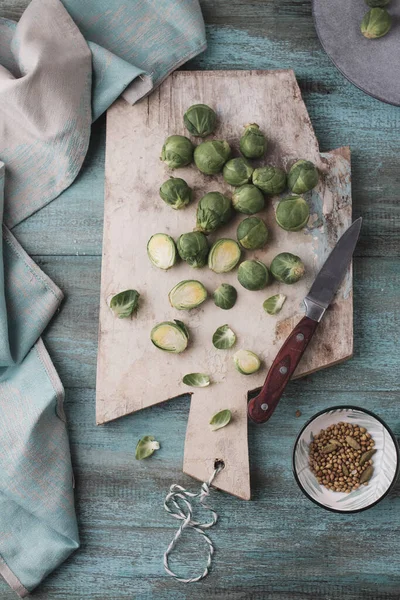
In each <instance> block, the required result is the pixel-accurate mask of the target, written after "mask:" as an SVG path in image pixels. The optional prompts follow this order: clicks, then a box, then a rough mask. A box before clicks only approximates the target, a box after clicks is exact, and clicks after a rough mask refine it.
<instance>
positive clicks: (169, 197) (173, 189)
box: [160, 177, 192, 210]
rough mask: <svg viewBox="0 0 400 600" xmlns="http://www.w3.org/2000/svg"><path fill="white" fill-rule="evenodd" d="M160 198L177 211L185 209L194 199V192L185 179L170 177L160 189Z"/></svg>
mask: <svg viewBox="0 0 400 600" xmlns="http://www.w3.org/2000/svg"><path fill="white" fill-rule="evenodd" d="M160 196H161V198H162V199H163V200H164V202H166V203H167V204H169V205H170V206H171V207H172V208H174V209H175V210H179V209H180V208H184V207H185V206H186V205H187V204H189V202H190V201H191V199H192V190H191V188H190V187H189V186H188V184H187V183H186V181H185V180H184V179H181V178H180V177H170V178H169V179H167V181H164V183H163V184H162V186H161V187H160Z"/></svg>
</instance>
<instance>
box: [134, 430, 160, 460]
mask: <svg viewBox="0 0 400 600" xmlns="http://www.w3.org/2000/svg"><path fill="white" fill-rule="evenodd" d="M159 449H160V444H159V443H158V442H157V441H156V440H155V438H154V437H153V436H152V435H145V436H144V437H143V438H142V439H141V440H139V441H138V443H137V445H136V451H135V458H136V460H142V459H143V458H148V457H149V456H151V455H152V454H153V453H154V452H155V450H159Z"/></svg>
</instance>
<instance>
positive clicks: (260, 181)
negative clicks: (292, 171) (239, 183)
mask: <svg viewBox="0 0 400 600" xmlns="http://www.w3.org/2000/svg"><path fill="white" fill-rule="evenodd" d="M253 183H254V185H255V186H257V187H258V188H260V190H262V191H263V192H264V194H268V196H276V195H277V194H280V193H281V192H283V190H284V189H285V188H286V183H287V177H286V173H285V171H283V170H282V169H278V167H268V166H267V167H260V168H259V169H255V170H254V173H253Z"/></svg>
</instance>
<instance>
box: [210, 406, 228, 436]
mask: <svg viewBox="0 0 400 600" xmlns="http://www.w3.org/2000/svg"><path fill="white" fill-rule="evenodd" d="M231 419H232V413H231V411H230V410H228V409H227V408H226V409H225V410H220V411H219V412H217V413H216V414H215V415H213V416H212V417H211V420H210V426H211V431H217V429H222V427H226V425H228V423H229V422H230V420H231Z"/></svg>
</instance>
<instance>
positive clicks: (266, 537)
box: [0, 386, 400, 600]
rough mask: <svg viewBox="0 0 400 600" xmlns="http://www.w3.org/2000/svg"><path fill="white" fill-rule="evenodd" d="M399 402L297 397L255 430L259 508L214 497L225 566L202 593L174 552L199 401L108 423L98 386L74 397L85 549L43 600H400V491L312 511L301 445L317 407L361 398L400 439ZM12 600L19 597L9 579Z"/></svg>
mask: <svg viewBox="0 0 400 600" xmlns="http://www.w3.org/2000/svg"><path fill="white" fill-rule="evenodd" d="M397 401H398V398H397V395H396V394H393V393H390V392H384V393H375V392H374V393H363V392H356V393H352V394H349V393H348V392H343V393H338V394H336V396H335V400H334V401H331V400H328V401H327V396H326V393H325V392H324V391H317V392H316V391H310V390H309V389H308V386H303V388H302V389H297V390H294V389H292V390H291V391H290V392H289V394H288V395H287V396H286V397H285V401H284V403H283V404H282V407H281V410H280V411H279V412H276V413H275V414H274V415H273V417H272V419H271V421H270V422H269V423H268V424H266V425H265V427H257V426H250V427H249V447H250V464H251V473H252V487H253V491H254V501H253V502H248V503H244V502H241V501H240V500H237V499H235V498H233V497H231V496H229V495H228V494H224V493H218V492H216V491H215V492H213V493H212V497H211V504H212V505H213V506H215V507H216V508H217V510H218V512H219V514H220V515H221V518H220V521H219V523H218V525H217V526H216V527H215V528H214V529H213V530H211V531H210V534H211V536H212V538H213V540H214V542H215V545H216V549H217V551H216V554H215V566H214V569H213V572H212V575H211V576H210V577H209V578H208V579H206V580H204V582H202V583H201V584H200V585H198V586H185V585H184V584H180V583H177V582H175V581H173V580H172V579H170V578H167V577H166V576H165V575H164V571H163V566H162V554H163V551H164V550H165V548H166V546H167V545H168V543H169V541H170V539H171V538H172V535H173V533H174V531H175V529H176V522H175V521H174V520H173V519H172V518H170V517H169V516H168V515H167V514H166V513H165V511H164V510H163V506H162V505H163V498H164V495H165V493H166V492H167V490H168V488H169V486H170V485H171V484H172V483H174V482H179V483H181V484H182V485H185V486H188V488H189V489H191V490H193V491H195V490H196V489H197V487H198V484H197V483H196V482H194V481H193V479H191V478H190V477H187V476H184V475H183V474H182V472H181V460H182V452H183V444H184V437H185V428H186V421H187V411H188V407H189V398H188V397H186V399H181V400H179V401H176V402H169V403H163V404H161V405H158V406H156V407H153V408H151V409H149V410H148V411H143V412H140V413H137V414H135V415H131V416H128V417H126V418H125V419H121V420H118V421H115V422H113V423H109V424H107V425H105V426H103V427H96V425H95V424H94V419H93V416H94V410H95V393H94V390H67V397H66V405H65V406H66V412H67V416H68V421H69V430H70V438H71V446H72V456H73V462H74V466H75V476H76V482H77V488H76V489H77V505H78V515H79V520H80V525H81V536H82V549H81V550H80V551H79V552H77V553H76V554H75V555H73V556H72V557H71V558H70V559H69V560H68V561H67V563H65V564H64V565H63V566H62V567H61V568H60V569H58V570H57V572H56V573H55V574H53V575H51V576H50V577H49V578H48V579H47V580H46V581H45V583H44V584H43V585H42V586H41V587H40V588H39V590H38V592H37V593H36V594H35V598H37V599H38V600H45V599H46V600H49V599H50V598H62V599H67V598H68V600H81V599H82V598H90V599H91V600H104V599H105V598H107V600H120V599H121V598H126V599H128V598H129V599H132V598H135V599H136V598H138V599H139V600H142V599H145V600H153V599H154V598H160V600H171V599H172V598H174V599H175V598H178V599H180V600H192V599H193V598H194V599H196V598H197V599H198V600H206V599H209V598H218V599H220V600H224V599H228V598H231V597H233V598H237V599H241V600H248V599H249V598H255V599H256V600H264V598H266V599H268V600H270V599H272V600H282V599H284V600H309V599H311V598H318V599H321V600H325V599H326V598H330V597H331V598H335V600H398V597H399V594H400V575H399V572H398V562H399V560H400V548H399V547H398V545H397V544H395V543H394V540H395V537H393V536H392V533H395V532H397V531H398V529H399V527H400V513H399V511H398V510H396V505H397V502H398V499H399V495H400V487H399V485H397V486H396V488H395V490H394V491H393V493H392V494H391V495H390V496H389V497H388V498H386V499H385V500H384V501H383V502H382V503H381V504H380V505H378V506H377V507H375V508H374V509H372V510H371V511H367V512H366V513H360V514H358V515H352V518H351V519H350V520H349V518H348V516H347V517H346V515H335V514H331V513H328V512H327V511H323V510H322V509H320V508H318V507H316V506H313V505H311V504H310V502H309V501H308V500H307V499H306V498H305V497H304V496H303V495H302V493H301V492H300V490H299V488H298V487H297V484H296V483H295V480H294V478H293V475H292V473H291V451H292V445H293V439H294V438H295V436H296V434H297V433H298V431H299V430H300V428H301V427H302V425H303V423H304V422H305V421H306V420H307V419H308V418H310V417H311V416H312V415H313V414H314V413H315V412H316V411H318V410H320V409H322V408H325V407H326V406H327V405H328V404H334V403H335V404H340V403H348V402H353V403H355V404H360V405H362V406H364V407H366V408H368V409H370V410H373V411H376V412H377V413H378V414H380V415H384V416H385V419H386V420H387V421H388V423H389V424H390V425H391V426H392V427H393V428H394V431H395V433H396V434H397V435H400V418H399V414H398V408H397ZM296 410H300V411H301V413H302V414H301V416H300V417H299V418H296V416H295V412H296ZM83 432H85V433H84V434H83ZM145 434H152V435H154V436H156V438H157V439H158V440H159V441H160V443H161V449H160V450H159V451H158V452H157V453H155V454H154V455H153V457H152V458H151V459H149V460H147V461H142V462H141V461H135V459H134V449H135V445H136V441H137V439H138V438H139V437H141V436H143V435H145ZM200 548H201V547H200V546H199V544H198V540H197V539H196V538H195V537H191V536H190V539H189V540H187V541H186V542H185V543H184V545H183V546H181V551H182V552H183V553H187V554H186V556H185V558H184V562H185V564H186V565H187V566H188V567H189V568H192V569H193V570H195V569H198V568H199V567H201V565H202V556H203V555H202V554H201V552H199V550H200ZM327 548H329V553H328V552H327ZM366 548H368V560H367V558H366V555H365V552H366V550H365V549H366ZM387 556H390V560H387V558H386V557H387ZM181 557H182V555H181ZM238 557H240V559H238ZM380 557H382V559H381V558H380ZM181 559H182V558H181ZM176 564H178V565H179V564H181V563H180V562H178V563H176ZM185 572H187V571H186V570H185ZM0 598H1V599H2V600H12V598H14V596H12V593H11V592H8V591H7V588H6V586H5V585H3V584H1V583H0Z"/></svg>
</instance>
